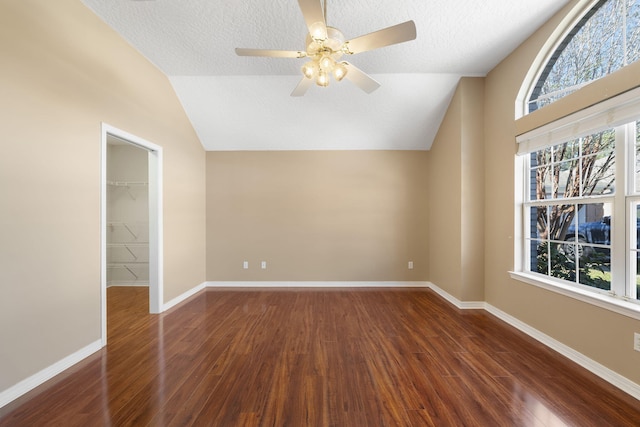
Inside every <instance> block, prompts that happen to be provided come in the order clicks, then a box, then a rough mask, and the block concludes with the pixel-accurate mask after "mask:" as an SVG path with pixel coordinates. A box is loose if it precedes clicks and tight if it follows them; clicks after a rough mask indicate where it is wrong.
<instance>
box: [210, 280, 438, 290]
mask: <svg viewBox="0 0 640 427" xmlns="http://www.w3.org/2000/svg"><path fill="white" fill-rule="evenodd" d="M206 286H207V287H208V288H428V287H429V283H428V282H364V281H363V282H339V281H335V282H332V281H327V282H313V281H312V282H305V281H301V282H295V281H284V282H257V281H256V282H218V281H212V282H206Z"/></svg>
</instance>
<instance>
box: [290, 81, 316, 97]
mask: <svg viewBox="0 0 640 427" xmlns="http://www.w3.org/2000/svg"><path fill="white" fill-rule="evenodd" d="M312 84H313V79H308V78H306V77H303V78H302V80H300V83H298V86H296V88H295V89H294V90H293V92H291V96H303V95H304V94H305V93H307V89H309V87H311V85H312Z"/></svg>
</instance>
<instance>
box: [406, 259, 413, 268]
mask: <svg viewBox="0 0 640 427" xmlns="http://www.w3.org/2000/svg"><path fill="white" fill-rule="evenodd" d="M407 268H408V269H409V270H413V261H409V264H408V265H407Z"/></svg>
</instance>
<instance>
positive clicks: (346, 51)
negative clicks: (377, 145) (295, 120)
mask: <svg viewBox="0 0 640 427" xmlns="http://www.w3.org/2000/svg"><path fill="white" fill-rule="evenodd" d="M326 1H327V0H324V6H323V2H322V0H298V4H299V5H300V10H301V11H302V16H303V17H304V21H305V24H306V25H307V28H308V29H309V34H308V35H307V38H306V42H305V46H306V50H304V51H298V50H269V49H242V48H236V54H237V55H239V56H268V57H272V58H309V59H310V61H308V62H306V63H305V64H304V65H303V66H302V74H303V76H304V77H303V78H302V80H301V81H300V83H298V86H296V88H295V89H294V90H293V92H291V96H302V95H304V94H305V93H306V92H307V89H309V87H310V86H311V85H312V84H313V82H314V81H315V83H316V84H317V85H318V86H322V87H326V86H328V85H329V79H330V77H329V76H330V75H333V77H334V79H335V80H336V81H341V80H342V79H343V78H346V79H347V80H349V81H351V82H352V83H354V84H355V85H356V86H358V87H359V88H360V89H362V90H363V91H365V92H367V93H371V92H373V91H374V90H376V89H377V88H378V87H380V83H378V82H377V81H375V80H374V79H373V78H371V76H369V75H367V74H366V73H364V72H363V71H361V70H360V69H358V68H357V67H355V66H354V65H353V64H351V63H349V62H346V61H341V58H342V56H343V55H353V54H356V53H360V52H366V51H369V50H374V49H378V48H381V47H385V46H390V45H393V44H398V43H403V42H406V41H410V40H414V39H415V38H416V24H415V23H414V22H413V21H407V22H403V23H402V24H398V25H394V26H392V27H387V28H384V29H382V30H378V31H375V32H373V33H369V34H366V35H363V36H360V37H356V38H355V39H351V40H347V41H345V39H344V36H343V35H342V33H341V32H340V31H339V30H338V29H336V28H333V27H329V26H327V24H326V13H327V5H326Z"/></svg>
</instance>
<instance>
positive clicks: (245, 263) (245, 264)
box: [242, 261, 249, 270]
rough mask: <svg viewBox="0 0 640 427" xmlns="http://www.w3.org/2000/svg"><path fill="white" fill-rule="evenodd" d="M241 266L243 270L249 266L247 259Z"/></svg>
mask: <svg viewBox="0 0 640 427" xmlns="http://www.w3.org/2000/svg"><path fill="white" fill-rule="evenodd" d="M242 268H244V269H245V270H247V269H248V268H249V261H244V262H243V263H242Z"/></svg>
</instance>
